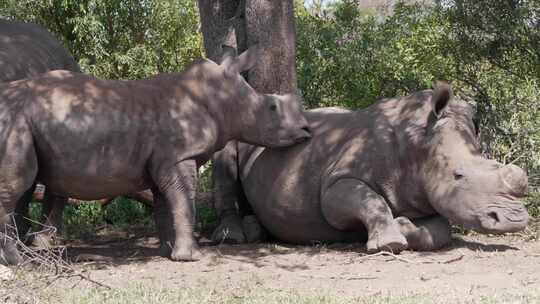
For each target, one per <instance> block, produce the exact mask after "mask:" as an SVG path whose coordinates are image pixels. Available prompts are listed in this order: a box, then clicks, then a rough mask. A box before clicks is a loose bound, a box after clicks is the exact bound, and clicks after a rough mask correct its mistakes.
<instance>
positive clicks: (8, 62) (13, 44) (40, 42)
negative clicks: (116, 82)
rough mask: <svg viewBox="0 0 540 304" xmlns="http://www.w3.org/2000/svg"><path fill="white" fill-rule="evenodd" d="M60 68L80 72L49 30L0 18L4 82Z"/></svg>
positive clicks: (0, 62)
mask: <svg viewBox="0 0 540 304" xmlns="http://www.w3.org/2000/svg"><path fill="white" fill-rule="evenodd" d="M59 69H63V70H70V71H74V72H78V71H80V69H79V65H78V64H77V62H76V61H75V60H74V59H73V57H72V56H71V54H70V53H69V52H68V50H66V48H65V47H64V46H63V45H62V43H60V41H58V39H56V38H55V37H54V36H53V35H52V34H51V33H50V32H49V31H47V30H46V29H45V28H43V27H41V26H39V25H37V24H33V23H25V22H18V21H8V20H1V19H0V82H8V81H13V80H19V79H23V78H27V77H32V76H36V75H39V74H42V73H45V72H48V71H50V70H59Z"/></svg>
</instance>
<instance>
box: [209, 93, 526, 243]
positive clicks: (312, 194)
mask: <svg viewBox="0 0 540 304" xmlns="http://www.w3.org/2000/svg"><path fill="white" fill-rule="evenodd" d="M451 95H452V94H451V88H450V87H449V86H448V85H446V84H444V83H441V84H440V85H439V86H438V87H437V88H436V89H435V90H434V91H431V90H427V91H421V92H417V93H414V94H411V95H409V96H406V97H401V98H389V99H382V100H380V101H378V102H377V103H375V104H374V105H372V106H370V107H369V108H367V109H364V110H359V111H355V112H351V111H348V110H343V109H336V108H326V109H318V110H312V111H308V112H307V113H306V117H307V119H308V122H309V126H310V129H311V130H312V132H313V138H312V139H311V140H310V141H309V142H306V143H304V144H300V145H297V146H294V147H290V148H281V149H264V148H258V147H254V146H250V145H246V144H242V143H230V144H229V145H228V146H227V147H226V149H224V150H223V151H222V152H219V154H217V155H216V159H215V162H214V179H215V183H214V184H215V188H214V190H215V195H216V197H215V199H216V206H217V207H218V209H219V211H220V217H221V225H220V226H219V227H218V229H216V231H215V232H214V236H213V238H214V239H215V240H216V241H222V240H223V239H229V240H232V241H236V242H243V241H245V238H244V235H243V232H242V226H241V222H240V218H239V217H238V215H237V213H236V210H235V207H234V202H235V200H237V199H239V198H240V202H241V201H242V199H241V197H242V196H243V195H244V194H245V200H247V203H248V204H249V206H250V207H251V208H252V209H253V211H254V213H255V215H256V216H257V217H258V219H259V221H260V222H261V223H262V225H263V227H265V228H266V229H267V230H268V231H269V232H270V234H271V235H273V236H274V237H275V238H277V239H279V240H282V241H286V242H291V243H310V242H313V241H317V242H337V241H350V240H361V239H366V238H367V249H368V250H369V251H377V250H383V249H386V250H392V251H394V252H397V251H400V250H403V249H405V248H409V249H414V250H433V249H437V248H440V247H442V246H444V245H445V244H447V243H448V242H449V241H450V225H449V222H451V223H456V224H461V225H463V226H464V227H466V228H470V229H474V230H476V231H478V232H481V233H503V232H514V231H519V230H522V229H524V228H525V226H526V225H527V221H528V213H527V211H526V209H525V208H524V205H523V204H522V202H521V199H522V198H523V197H524V196H525V195H526V191H527V176H526V174H525V172H524V171H523V170H522V169H520V168H519V167H517V166H514V165H502V164H500V163H498V162H496V161H494V160H488V159H485V158H484V157H483V156H482V154H481V151H480V145H479V143H478V141H477V138H476V136H475V127H474V125H473V120H472V118H473V111H472V110H471V107H470V106H469V105H467V104H466V103H465V102H463V101H460V100H455V99H452V97H451ZM238 184H240V185H241V189H243V191H244V193H239V192H238V191H237V189H238V187H237V186H238Z"/></svg>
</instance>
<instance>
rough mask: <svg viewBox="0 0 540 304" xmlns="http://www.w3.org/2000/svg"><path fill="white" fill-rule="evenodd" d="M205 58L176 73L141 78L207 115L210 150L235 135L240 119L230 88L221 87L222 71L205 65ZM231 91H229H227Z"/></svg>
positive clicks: (236, 99) (239, 126)
mask: <svg viewBox="0 0 540 304" xmlns="http://www.w3.org/2000/svg"><path fill="white" fill-rule="evenodd" d="M208 64H209V63H208V62H207V61H205V60H198V61H195V62H194V63H193V64H191V65H190V66H189V67H188V68H187V69H186V70H185V71H184V72H182V73H180V74H160V75H158V76H155V77H153V78H149V79H147V80H145V81H146V82H147V83H150V84H155V85H159V86H160V88H163V89H164V90H167V89H169V90H171V92H170V95H172V96H173V97H172V98H173V99H175V100H176V102H178V103H183V102H185V101H186V100H190V101H191V102H193V103H195V104H197V105H198V106H199V108H201V109H204V111H205V112H206V114H207V115H208V116H210V118H211V120H212V122H213V124H214V125H215V132H214V133H215V138H214V142H215V144H214V150H215V151H217V150H221V149H222V148H223V147H225V145H226V144H227V142H228V141H230V140H232V139H235V138H237V137H239V134H240V132H241V125H240V121H241V119H240V118H239V117H238V116H239V112H241V111H239V110H238V109H239V108H241V107H242V105H239V104H238V98H237V97H236V96H234V90H224V88H223V87H222V86H224V85H226V84H225V83H226V80H225V79H224V77H223V75H222V73H219V71H216V70H214V69H212V67H208V66H207V65H208ZM230 92H233V93H230Z"/></svg>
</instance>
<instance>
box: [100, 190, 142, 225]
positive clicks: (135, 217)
mask: <svg viewBox="0 0 540 304" xmlns="http://www.w3.org/2000/svg"><path fill="white" fill-rule="evenodd" d="M103 218H104V220H105V221H106V222H108V223H110V224H112V225H114V226H116V227H127V226H130V225H138V226H151V225H152V208H150V207H149V206H146V205H144V204H142V203H139V202H137V201H134V200H131V199H128V198H125V197H117V198H115V199H114V201H113V202H112V203H111V204H110V205H108V206H107V208H106V209H105V210H104V214H103Z"/></svg>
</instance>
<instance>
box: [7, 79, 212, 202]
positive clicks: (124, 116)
mask: <svg viewBox="0 0 540 304" xmlns="http://www.w3.org/2000/svg"><path fill="white" fill-rule="evenodd" d="M166 88H170V89H166ZM175 94H177V92H176V91H175V90H174V88H172V86H165V87H159V86H156V85H155V84H150V85H148V84H146V83H145V82H144V81H108V80H98V79H95V78H93V77H90V76H87V75H83V74H78V73H70V72H67V71H53V72H49V73H46V74H43V75H42V76H40V77H38V78H33V79H29V80H21V81H16V82H12V83H9V84H7V85H5V86H4V90H2V91H1V92H0V98H1V99H3V100H7V101H9V102H3V103H0V106H1V105H3V104H10V103H13V104H20V103H24V115H25V117H26V120H27V121H28V123H29V124H30V125H31V128H32V133H33V134H32V135H33V137H34V141H35V142H34V145H35V149H36V152H37V155H38V160H39V175H38V180H39V181H41V182H43V183H44V184H45V185H46V186H47V187H49V189H51V190H53V191H54V192H56V193H58V194H63V195H66V196H70V197H74V198H80V199H97V198H100V197H105V196H109V195H120V194H125V193H129V192H133V191H139V190H142V189H146V188H148V186H149V184H148V176H147V165H148V162H149V161H150V157H151V156H152V157H154V156H155V157H159V156H160V155H163V156H164V157H166V156H167V155H174V158H175V159H174V160H172V159H171V161H172V164H171V165H174V163H176V162H178V161H181V160H183V159H187V158H191V157H197V156H198V155H200V154H201V153H206V152H207V150H208V149H209V147H210V146H211V145H212V144H213V143H212V139H213V138H215V136H214V135H213V134H212V130H208V128H211V127H212V122H211V121H208V118H207V117H205V116H204V112H203V111H200V109H199V108H197V105H195V104H193V103H190V101H189V98H181V97H180V98H178V99H179V100H182V103H181V104H177V103H176V102H175V101H176V100H177V97H179V96H176V95H175ZM191 120H194V121H195V122H191ZM201 125H204V127H201ZM104 180H106V181H107V182H106V183H103V181H104Z"/></svg>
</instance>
